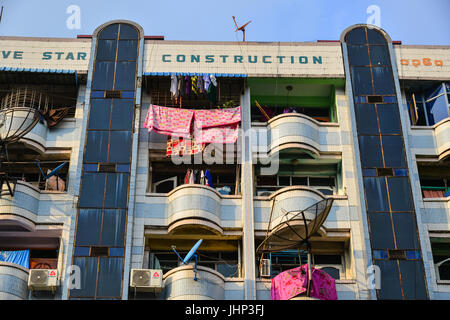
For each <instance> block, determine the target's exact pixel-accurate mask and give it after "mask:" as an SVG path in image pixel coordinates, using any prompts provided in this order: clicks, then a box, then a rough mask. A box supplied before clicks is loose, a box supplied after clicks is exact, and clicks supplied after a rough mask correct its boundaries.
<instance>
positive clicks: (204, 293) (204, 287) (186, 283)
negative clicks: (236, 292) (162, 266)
mask: <svg viewBox="0 0 450 320" xmlns="http://www.w3.org/2000/svg"><path fill="white" fill-rule="evenodd" d="M163 297H164V299H166V300H224V299H225V278H224V277H223V276H222V275H221V274H220V273H218V272H217V271H215V270H213V269H211V268H207V267H202V266H198V267H197V281H195V280H194V267H193V266H192V265H188V266H181V267H178V268H175V269H172V270H171V271H169V272H168V273H166V274H165V275H164V291H163Z"/></svg>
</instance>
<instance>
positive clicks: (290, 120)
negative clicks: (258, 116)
mask: <svg viewBox="0 0 450 320" xmlns="http://www.w3.org/2000/svg"><path fill="white" fill-rule="evenodd" d="M323 126H324V125H323V124H321V123H320V122H318V121H317V120H315V119H312V118H310V117H308V116H306V115H304V114H300V113H287V114H281V115H278V116H276V117H274V118H272V119H270V120H269V122H268V124H267V127H268V141H269V145H270V149H269V150H270V154H271V155H274V154H276V153H278V152H280V151H282V150H284V149H290V148H299V149H303V150H304V151H305V152H306V153H308V154H309V155H310V156H311V157H313V158H318V157H319V156H320V128H321V127H323ZM326 126H327V127H337V126H338V124H335V123H333V124H330V123H327V124H326Z"/></svg>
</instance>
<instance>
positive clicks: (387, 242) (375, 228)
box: [368, 212, 395, 249]
mask: <svg viewBox="0 0 450 320" xmlns="http://www.w3.org/2000/svg"><path fill="white" fill-rule="evenodd" d="M368 215H369V228H370V234H371V238H372V241H371V243H372V248H373V249H394V248H395V243H394V233H393V231H392V222H391V218H390V214H389V213H372V212H369V214H368Z"/></svg>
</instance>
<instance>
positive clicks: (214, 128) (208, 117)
mask: <svg viewBox="0 0 450 320" xmlns="http://www.w3.org/2000/svg"><path fill="white" fill-rule="evenodd" d="M194 119H195V120H194V137H195V139H196V141H197V142H201V143H235V142H236V141H237V138H238V126H239V122H241V107H240V106H239V107H236V108H228V109H219V110H195V111H194Z"/></svg>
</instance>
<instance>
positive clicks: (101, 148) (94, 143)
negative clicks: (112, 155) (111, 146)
mask: <svg viewBox="0 0 450 320" xmlns="http://www.w3.org/2000/svg"><path fill="white" fill-rule="evenodd" d="M108 140H109V132H108V131H88V134H87V139H86V150H85V155H84V162H106V161H107V155H108Z"/></svg>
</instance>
